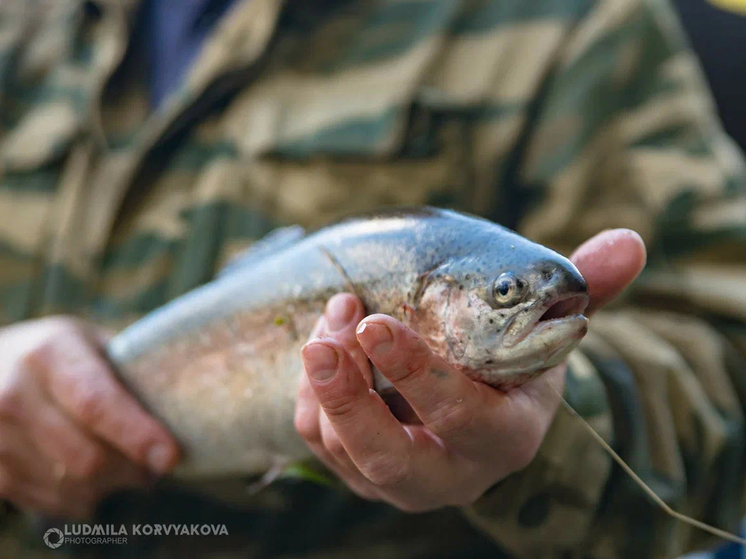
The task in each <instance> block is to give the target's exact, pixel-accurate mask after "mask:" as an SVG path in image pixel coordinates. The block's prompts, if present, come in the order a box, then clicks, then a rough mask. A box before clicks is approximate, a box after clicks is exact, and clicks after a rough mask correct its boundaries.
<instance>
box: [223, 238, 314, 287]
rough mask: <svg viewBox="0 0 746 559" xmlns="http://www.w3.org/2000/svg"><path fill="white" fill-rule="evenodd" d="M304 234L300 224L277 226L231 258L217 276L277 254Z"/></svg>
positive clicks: (225, 274) (241, 268) (226, 274)
mask: <svg viewBox="0 0 746 559" xmlns="http://www.w3.org/2000/svg"><path fill="white" fill-rule="evenodd" d="M305 235H306V231H305V230H304V229H303V227H301V226H300V225H290V226H288V227H279V228H277V229H275V230H273V231H271V232H270V233H268V234H267V235H265V236H264V237H262V238H261V239H259V240H258V241H256V242H255V243H254V244H252V245H251V246H250V247H249V248H247V249H246V250H244V251H242V252H240V253H239V254H238V255H237V256H235V257H234V258H233V259H231V260H230V262H228V263H227V264H226V265H225V266H223V268H222V269H221V270H220V271H219V272H218V274H217V277H219V278H222V277H224V276H229V275H232V274H234V273H235V272H237V271H239V270H243V269H245V268H246V267H247V266H251V265H252V264H256V263H257V262H260V261H262V260H264V259H265V258H267V257H269V256H272V255H274V254H277V253H278V252H280V251H281V250H283V249H285V248H287V247H289V246H291V245H294V244H295V243H297V242H298V241H299V240H301V239H302V238H303V237H304V236H305Z"/></svg>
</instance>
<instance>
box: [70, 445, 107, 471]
mask: <svg viewBox="0 0 746 559" xmlns="http://www.w3.org/2000/svg"><path fill="white" fill-rule="evenodd" d="M105 462H106V458H105V456H104V453H103V451H101V450H100V449H98V448H93V449H90V450H89V451H88V452H86V453H82V454H81V456H80V457H79V458H78V459H77V460H75V462H74V463H73V464H74V465H73V466H72V468H71V470H72V471H71V472H70V473H71V474H72V475H73V476H74V477H76V478H79V479H87V478H91V477H95V476H97V475H98V474H100V473H101V472H102V471H103V469H104V464H105Z"/></svg>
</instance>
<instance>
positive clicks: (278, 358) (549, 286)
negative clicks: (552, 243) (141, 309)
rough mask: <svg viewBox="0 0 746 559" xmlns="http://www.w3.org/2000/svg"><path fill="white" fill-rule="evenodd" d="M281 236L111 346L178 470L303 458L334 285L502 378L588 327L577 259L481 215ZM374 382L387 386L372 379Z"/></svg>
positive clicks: (247, 468)
mask: <svg viewBox="0 0 746 559" xmlns="http://www.w3.org/2000/svg"><path fill="white" fill-rule="evenodd" d="M278 238H280V240H279V241H277V242H276V243H275V247H276V250H273V244H272V242H271V241H268V242H264V243H262V244H260V245H259V247H260V248H257V249H254V251H253V252H252V250H251V249H250V250H249V252H248V253H247V255H246V256H243V257H240V259H239V260H238V261H237V262H236V264H234V265H232V266H231V267H230V268H229V269H228V270H227V271H226V273H224V274H221V275H220V276H219V277H217V278H216V279H215V280H214V281H212V282H211V283H208V284H206V285H204V286H202V287H200V288H198V289H196V290H194V291H192V292H189V293H187V294H185V295H184V296H182V297H180V298H177V299H175V300H174V301H172V302H170V303H169V304H167V305H165V306H164V307H162V308H161V309H159V310H157V311H154V312H153V313H151V314H149V315H147V316H146V317H144V318H143V319H141V320H140V321H138V322H136V323H134V324H133V325H132V326H130V327H129V328H127V329H126V330H124V331H123V332H121V333H120V334H119V335H117V336H115V337H114V338H113V339H112V340H111V342H110V343H109V345H108V347H107V353H108V356H109V358H110V360H111V362H112V363H113V365H114V366H115V368H116V369H117V371H118V374H119V376H120V378H121V380H122V382H123V383H124V384H125V385H126V386H127V387H128V389H129V390H130V391H131V392H132V393H134V394H135V395H136V396H137V397H138V398H139V399H140V400H141V401H142V403H143V404H144V405H145V407H146V408H147V409H149V410H150V411H151V413H153V414H154V415H155V416H156V417H158V418H160V419H161V420H162V421H163V422H164V424H165V425H166V426H167V427H168V428H169V429H170V430H171V431H172V433H173V434H174V435H175V436H176V438H177V439H178V440H179V442H180V444H181V445H182V449H183V452H184V459H183V460H182V462H181V464H180V466H179V467H178V468H177V470H176V472H175V475H177V476H181V477H201V476H222V475H232V474H240V475H252V474H262V473H266V472H267V471H269V470H271V469H272V468H273V467H276V466H277V464H279V463H287V462H292V461H296V460H302V459H305V458H308V457H309V456H310V452H309V450H308V448H307V447H306V445H305V443H304V442H303V440H302V439H301V438H300V436H299V435H298V434H297V433H296V431H295V429H294V426H293V417H294V409H295V398H296V391H297V387H298V381H299V378H300V375H301V374H302V371H303V366H302V362H301V357H300V355H301V352H300V350H301V347H302V346H303V344H305V343H306V342H307V341H308V337H309V335H310V333H311V331H312V329H313V326H314V325H315V323H316V322H317V320H318V319H319V317H320V316H322V314H323V312H324V307H325V305H326V302H327V301H328V300H329V298H330V297H331V296H332V295H334V294H336V293H340V292H352V293H355V294H356V295H358V296H359V297H360V298H361V299H362V301H363V303H364V304H365V307H366V309H367V311H368V312H370V313H385V314H388V315H391V316H393V317H395V318H397V319H399V320H401V321H402V322H404V323H405V324H407V325H408V326H410V327H411V328H413V329H414V330H415V331H417V332H418V333H419V334H420V335H421V336H422V337H423V338H424V339H425V341H426V342H427V343H428V345H429V346H430V347H431V348H432V349H433V351H434V352H436V353H437V354H439V355H440V356H441V357H442V358H443V359H445V360H446V361H447V362H449V363H450V364H451V365H452V366H454V367H455V368H456V369H459V370H461V371H463V372H464V373H465V374H467V375H468V376H469V377H470V378H472V379H474V380H477V381H482V382H486V383H488V384H490V385H492V386H495V387H496V388H500V389H509V388H511V387H513V386H516V385H519V384H521V383H523V382H525V381H526V380H528V379H530V378H531V377H532V376H535V375H536V374H539V373H541V372H542V371H544V370H546V369H547V368H549V367H551V366H553V365H555V364H557V363H559V362H560V361H561V360H562V359H563V358H564V357H565V356H566V355H567V354H568V353H569V352H570V351H571V350H572V349H573V348H574V347H575V346H576V345H577V344H578V343H579V341H580V339H581V338H582V337H583V336H584V334H585V332H586V330H587V319H586V318H585V317H584V316H582V314H581V313H582V310H583V309H584V308H585V305H586V303H587V300H588V293H587V287H586V284H585V281H584V279H583V278H582V276H581V275H580V273H579V272H578V270H577V269H576V268H575V266H574V265H573V264H572V263H571V262H570V261H569V260H567V259H566V258H564V257H563V256H561V255H559V254H557V253H556V252H554V251H551V250H550V249H548V248H546V247H543V246H541V245H538V244H536V243H533V242H531V241H529V240H527V239H525V238H523V237H521V236H519V235H517V234H515V233H513V232H511V231H509V230H507V229H505V228H502V227H500V226H498V225H496V224H494V223H492V222H489V221H486V220H483V219H480V218H476V217H472V216H468V215H465V214H461V213H457V212H453V211H449V210H440V209H434V208H428V207H422V208H413V209H399V210H392V211H388V212H385V213H380V214H375V215H367V216H359V217H354V218H350V219H346V220H344V221H341V222H339V223H337V224H334V225H331V226H328V227H326V228H323V229H321V230H319V231H317V232H315V233H313V234H310V235H307V236H303V235H302V234H297V231H295V232H292V234H291V235H279V236H278ZM560 307H562V308H563V309H564V310H563V311H562V314H561V316H558V317H555V318H552V319H548V320H542V317H548V316H551V314H552V309H558V308H560ZM376 389H377V390H379V391H386V390H391V389H392V387H391V386H390V385H388V384H387V383H386V381H385V379H384V378H383V377H382V376H381V375H380V374H378V375H376Z"/></svg>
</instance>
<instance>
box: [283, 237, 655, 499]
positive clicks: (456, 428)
mask: <svg viewBox="0 0 746 559" xmlns="http://www.w3.org/2000/svg"><path fill="white" fill-rule="evenodd" d="M571 260H572V261H573V262H574V263H575V265H576V266H577V267H578V269H579V270H580V272H581V273H582V274H583V275H584V276H585V278H586V280H587V282H588V288H589V291H590V299H591V300H590V304H589V307H588V310H587V314H588V313H592V312H594V311H596V310H598V309H599V308H601V307H602V306H603V305H604V304H606V303H607V302H609V301H610V300H611V299H613V298H614V297H616V296H617V295H618V294H620V293H621V292H622V291H623V290H624V289H625V288H626V287H627V286H628V285H629V284H630V283H632V281H633V280H634V279H635V278H636V277H637V275H638V274H639V273H640V271H641V270H642V268H643V267H644V265H645V246H644V244H643V242H642V240H641V239H640V237H639V236H638V235H637V234H636V233H634V232H632V231H629V230H624V229H617V230H611V231H605V232H603V233H600V234H598V235H597V236H595V237H593V238H592V239H590V240H589V241H587V242H586V243H584V244H583V245H581V246H580V247H579V248H578V249H577V250H576V251H575V253H574V254H573V255H572V256H571ZM369 362H370V363H373V365H375V367H376V368H378V370H379V371H380V372H381V373H382V374H383V375H384V376H385V377H386V378H387V379H388V380H390V381H391V383H392V384H393V385H394V387H395V388H396V390H397V391H398V392H399V393H400V394H401V395H402V396H403V397H404V398H405V399H406V401H407V402H408V404H409V406H411V408H412V410H413V411H414V412H415V413H416V415H417V417H418V418H419V420H420V422H421V424H420V422H417V423H407V424H405V423H402V422H401V421H399V420H398V419H396V417H395V416H394V414H393V413H392V412H391V410H390V409H389V408H388V407H387V405H386V404H385V403H384V401H383V400H382V399H381V396H380V395H379V394H377V393H376V392H375V391H374V390H372V388H371V387H372V375H371V371H370V364H369ZM303 363H304V366H305V370H306V374H305V375H303V376H302V379H301V385H300V388H299V393H298V403H297V406H296V413H295V426H296V429H297V430H298V432H299V433H300V435H301V436H302V437H303V438H304V439H305V441H306V443H307V444H308V445H309V447H310V448H311V450H312V451H313V452H314V454H315V455H316V456H317V457H318V458H319V459H320V460H321V461H322V462H323V463H324V464H325V465H326V466H327V467H328V468H329V469H330V470H332V471H333V472H335V474H336V475H337V476H338V477H339V478H340V479H342V480H343V481H344V482H345V483H346V484H347V486H348V487H349V488H350V489H351V490H352V491H354V492H355V493H357V494H358V495H359V496H361V497H363V498H366V499H371V500H382V501H385V502H388V503H389V504H391V505H393V506H395V507H397V508H399V509H401V510H404V511H410V512H417V511H426V510H432V509H437V508H441V507H444V506H465V505H469V504H471V503H473V502H474V501H475V500H477V499H478V498H479V497H480V496H481V495H482V494H483V493H484V492H485V491H486V490H487V489H488V488H490V487H491V486H492V485H494V484H495V483H497V482H498V481H500V480H501V479H503V478H505V477H506V476H508V475H510V474H512V473H514V472H517V471H519V470H521V469H523V468H525V467H526V466H527V465H528V464H529V463H530V462H531V461H532V460H533V458H534V456H535V455H536V452H537V451H538V449H539V446H540V445H541V442H542V441H543V439H544V436H545V434H546V432H547V430H548V428H549V426H550V424H551V422H552V419H553V417H554V414H555V412H556V410H557V406H558V404H559V394H558V392H557V391H559V392H560V393H561V392H562V388H563V385H564V377H565V370H566V365H565V364H563V365H559V366H557V367H554V368H553V369H551V370H549V371H547V372H546V373H544V374H543V375H541V376H540V377H538V378H536V379H534V380H532V381H530V382H528V383H526V384H525V385H523V386H521V387H519V388H516V389H513V390H510V391H509V392H501V391H499V390H495V389H493V388H491V387H489V386H487V385H485V384H482V383H479V382H474V381H472V380H470V379H469V378H467V377H466V376H465V375H464V374H462V373H460V372H458V371H456V370H454V369H453V368H451V367H450V366H449V365H448V364H446V363H444V362H443V361H442V360H441V359H440V358H438V357H437V356H436V355H435V354H434V353H433V352H432V351H430V349H429V348H428V346H427V345H426V343H425V342H424V341H423V340H422V339H421V338H420V337H419V336H418V335H417V334H416V333H415V332H413V331H412V330H411V329H409V328H407V327H406V326H404V325H403V324H402V323H401V322H399V321H397V320H395V319H393V318H391V317H389V316H386V315H380V314H379V315H372V316H369V317H367V318H366V317H365V314H364V309H363V306H362V303H361V302H360V301H359V300H358V299H357V298H356V297H354V296H352V295H349V294H341V295H337V296H335V297H333V298H332V299H331V300H330V301H329V303H328V305H327V309H326V314H325V318H324V320H322V321H320V323H319V325H318V326H317V329H316V330H315V332H314V334H313V335H312V340H311V341H310V342H309V343H308V344H306V346H305V347H304V348H303Z"/></svg>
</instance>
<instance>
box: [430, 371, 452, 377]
mask: <svg viewBox="0 0 746 559" xmlns="http://www.w3.org/2000/svg"><path fill="white" fill-rule="evenodd" d="M430 372H431V373H432V374H433V376H435V377H436V378H439V379H444V378H448V373H447V372H446V371H444V370H442V369H430Z"/></svg>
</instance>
